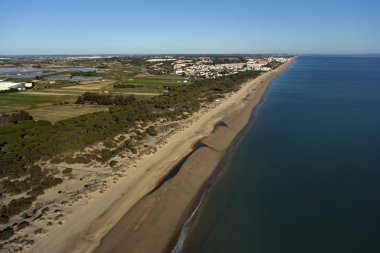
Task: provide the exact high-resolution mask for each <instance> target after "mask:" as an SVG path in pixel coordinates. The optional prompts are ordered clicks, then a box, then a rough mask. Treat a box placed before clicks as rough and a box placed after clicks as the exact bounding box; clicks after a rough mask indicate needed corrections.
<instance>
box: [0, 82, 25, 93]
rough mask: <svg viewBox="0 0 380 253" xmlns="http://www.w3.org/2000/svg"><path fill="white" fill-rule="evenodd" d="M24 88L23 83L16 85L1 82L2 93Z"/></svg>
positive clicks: (0, 89)
mask: <svg viewBox="0 0 380 253" xmlns="http://www.w3.org/2000/svg"><path fill="white" fill-rule="evenodd" d="M12 88H14V89H17V88H23V85H22V83H14V82H0V91H4V90H10V89H12Z"/></svg>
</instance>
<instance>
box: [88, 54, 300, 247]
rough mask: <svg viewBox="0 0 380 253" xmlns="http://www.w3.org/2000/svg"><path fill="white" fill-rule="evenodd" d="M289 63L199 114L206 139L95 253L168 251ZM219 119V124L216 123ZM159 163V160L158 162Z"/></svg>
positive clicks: (107, 236)
mask: <svg viewBox="0 0 380 253" xmlns="http://www.w3.org/2000/svg"><path fill="white" fill-rule="evenodd" d="M292 62H293V60H291V61H290V62H288V63H286V64H284V65H283V66H281V67H280V68H278V69H277V70H274V71H271V72H269V73H266V74H263V75H262V76H260V77H258V78H257V79H255V80H253V81H250V82H248V83H247V84H245V86H244V87H243V88H242V89H241V90H240V91H239V92H237V93H236V94H234V95H233V96H232V97H231V98H230V99H229V100H228V101H225V102H224V103H223V104H222V105H220V106H219V107H217V108H216V109H215V111H213V112H210V113H209V114H207V115H204V121H203V122H202V123H203V124H202V123H201V124H197V125H194V127H201V128H200V129H198V131H199V133H200V134H199V135H198V138H199V137H202V135H205V133H207V131H204V130H203V131H202V129H212V128H213V127H214V126H215V129H214V130H213V131H212V133H211V134H210V135H208V136H206V137H204V138H202V140H201V142H202V143H203V144H204V145H202V146H201V148H198V149H197V150H195V151H194V152H193V153H192V154H191V156H189V157H188V158H187V160H186V161H185V163H184V164H183V165H182V167H181V168H180V170H179V172H178V174H177V175H176V176H175V177H173V178H172V179H171V180H168V181H167V182H166V183H164V184H163V185H162V186H161V187H160V188H158V189H157V190H156V191H154V192H153V193H151V194H149V195H147V196H145V197H144V198H143V199H141V200H140V201H139V202H138V203H137V204H136V205H134V206H133V207H132V208H131V209H130V210H129V211H128V212H127V213H126V214H125V215H124V216H123V217H122V219H121V220H120V221H119V222H118V223H117V225H116V226H114V227H113V228H112V230H111V231H110V232H109V233H108V234H107V235H106V236H105V237H104V238H103V239H102V243H101V245H100V246H99V247H98V248H97V249H96V250H95V252H97V253H100V252H126V251H127V252H168V251H170V249H171V248H172V246H173V242H175V239H176V237H177V235H178V234H179V232H180V229H181V226H182V224H183V223H184V221H185V220H186V218H187V217H188V216H189V215H190V213H191V211H192V208H193V207H194V203H195V201H197V200H198V198H199V195H200V193H201V190H202V189H203V186H204V185H205V184H206V183H207V181H208V179H209V178H210V177H211V176H212V174H213V172H214V170H215V169H216V168H217V166H218V164H219V162H220V160H221V159H222V157H223V156H224V155H225V153H226V151H227V149H228V147H229V145H230V144H231V143H232V142H233V140H234V139H235V137H236V136H237V135H238V134H239V132H240V131H241V130H242V129H243V128H244V127H245V126H246V125H247V123H248V121H249V119H250V116H251V111H252V109H253V108H254V107H255V106H256V105H257V104H258V103H259V102H260V99H261V97H262V95H263V94H264V92H265V90H266V89H267V87H268V86H269V84H270V82H271V81H272V80H273V79H274V78H275V77H277V76H278V75H279V74H281V73H282V72H283V71H285V70H286V69H287V68H288V66H289V65H290V64H291V63H292ZM221 120H222V121H223V122H224V124H216V123H217V122H220V121H221ZM197 123H198V122H197ZM188 130H190V129H188ZM191 130H193V131H194V130H195V129H194V128H191ZM191 130H190V131H191ZM185 132H186V134H188V133H187V131H185ZM190 136H191V135H190ZM178 137H180V136H178ZM194 139H196V138H192V139H190V140H189V141H188V142H187V143H189V144H190V143H192V142H191V140H194ZM173 151H174V150H173ZM173 153H174V154H175V153H177V152H173ZM177 154H178V153H177ZM162 159H164V160H165V158H164V157H162Z"/></svg>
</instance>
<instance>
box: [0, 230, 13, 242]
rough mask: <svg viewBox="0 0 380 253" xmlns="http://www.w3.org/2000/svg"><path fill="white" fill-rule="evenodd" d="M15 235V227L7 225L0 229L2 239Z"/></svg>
mask: <svg viewBox="0 0 380 253" xmlns="http://www.w3.org/2000/svg"><path fill="white" fill-rule="evenodd" d="M13 235H14V231H13V228H11V227H6V228H5V229H3V230H1V231H0V241H5V240H8V239H9V238H11V237H12V236H13Z"/></svg>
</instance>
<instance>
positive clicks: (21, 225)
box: [17, 221, 30, 230]
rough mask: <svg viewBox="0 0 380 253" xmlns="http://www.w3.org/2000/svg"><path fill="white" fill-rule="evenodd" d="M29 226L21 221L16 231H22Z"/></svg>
mask: <svg viewBox="0 0 380 253" xmlns="http://www.w3.org/2000/svg"><path fill="white" fill-rule="evenodd" d="M29 225H30V224H29V222H27V221H22V222H20V223H19V224H18V225H17V230H21V229H24V228H26V227H28V226H29Z"/></svg>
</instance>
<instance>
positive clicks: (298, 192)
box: [182, 56, 380, 253]
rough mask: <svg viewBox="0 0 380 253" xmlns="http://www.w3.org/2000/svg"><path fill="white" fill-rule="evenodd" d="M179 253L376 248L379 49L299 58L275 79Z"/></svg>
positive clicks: (379, 227)
mask: <svg viewBox="0 0 380 253" xmlns="http://www.w3.org/2000/svg"><path fill="white" fill-rule="evenodd" d="M182 252H186V253H187V252H199V253H202V252H205V253H206V252H207V253H213V252H215V253H223V252H228V253H230V252H231V253H235V252H238V253H244V252H253V253H255V252H257V253H314V252H315V253H330V252H331V253H340V252H342V253H347V252H355V253H359V252H360V253H363V252H364V253H372V252H373V253H378V252H380V57H371V56H299V57H298V58H297V59H296V61H295V63H294V64H293V65H292V66H291V67H290V68H289V69H288V70H287V71H286V72H284V73H283V74H282V75H281V76H279V77H278V78H277V79H275V80H274V81H273V82H272V84H271V85H270V87H269V89H268V90H267V92H266V94H265V95H264V96H263V98H262V102H261V103H260V105H259V106H258V107H256V109H255V110H254V111H253V112H252V118H251V120H250V123H249V125H248V126H247V128H246V129H245V133H244V134H243V135H242V137H241V139H240V140H239V141H238V142H237V144H236V145H235V146H234V147H233V148H231V150H230V155H229V157H228V158H227V161H226V165H225V167H224V169H223V173H222V175H221V176H220V177H219V178H218V179H217V180H216V181H215V183H214V185H213V186H212V187H211V188H210V189H209V191H208V192H207V194H206V196H205V197H204V198H203V203H202V204H201V205H200V207H199V208H198V211H197V212H196V214H195V215H194V217H192V220H191V224H190V227H189V228H188V233H187V237H186V240H185V243H184V248H183V249H182Z"/></svg>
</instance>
